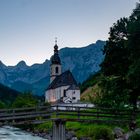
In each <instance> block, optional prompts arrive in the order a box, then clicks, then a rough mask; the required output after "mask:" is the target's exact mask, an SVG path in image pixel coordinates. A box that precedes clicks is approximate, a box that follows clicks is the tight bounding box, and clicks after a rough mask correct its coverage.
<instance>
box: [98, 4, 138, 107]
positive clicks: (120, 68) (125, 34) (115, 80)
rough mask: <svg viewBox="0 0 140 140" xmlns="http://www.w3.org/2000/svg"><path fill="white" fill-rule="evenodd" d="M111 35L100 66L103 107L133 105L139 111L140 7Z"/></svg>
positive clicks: (119, 22) (111, 29)
mask: <svg viewBox="0 0 140 140" xmlns="http://www.w3.org/2000/svg"><path fill="white" fill-rule="evenodd" d="M109 34H110V37H109V40H108V41H107V44H106V46H105V48H104V54H105V59H104V61H103V63H102V64H101V71H102V73H103V75H104V79H103V80H102V81H101V83H100V86H101V88H102V90H103V92H102V93H103V95H102V100H101V101H102V104H104V105H105V104H106V105H107V106H108V105H115V104H116V105H117V106H118V105H119V106H122V105H125V104H127V101H130V102H131V103H133V105H134V107H136V102H137V99H138V96H140V3H137V6H136V8H135V9H134V11H133V13H132V14H131V16H130V17H129V18H121V19H120V20H118V21H117V23H115V24H113V26H112V27H111V28H110V32H109ZM128 97H130V98H129V99H128Z"/></svg>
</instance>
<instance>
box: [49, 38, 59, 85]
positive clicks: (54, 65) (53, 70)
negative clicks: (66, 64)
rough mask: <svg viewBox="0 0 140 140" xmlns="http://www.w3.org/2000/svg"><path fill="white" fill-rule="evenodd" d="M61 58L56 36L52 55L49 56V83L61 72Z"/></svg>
mask: <svg viewBox="0 0 140 140" xmlns="http://www.w3.org/2000/svg"><path fill="white" fill-rule="evenodd" d="M61 71H62V69H61V60H60V57H59V54H58V46H57V38H56V39H55V45H54V55H53V56H52V57H51V65H50V83H51V82H52V81H53V80H54V79H55V78H56V76H58V75H60V74H61Z"/></svg>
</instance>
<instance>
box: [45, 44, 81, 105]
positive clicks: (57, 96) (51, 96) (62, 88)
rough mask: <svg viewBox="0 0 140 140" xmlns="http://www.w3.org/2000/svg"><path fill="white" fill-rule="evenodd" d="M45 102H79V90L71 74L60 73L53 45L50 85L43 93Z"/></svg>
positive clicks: (58, 61) (60, 66) (66, 72)
mask: <svg viewBox="0 0 140 140" xmlns="http://www.w3.org/2000/svg"><path fill="white" fill-rule="evenodd" d="M45 101H46V102H49V103H60V102H62V103H77V102H78V101H80V89H79V87H78V85H77V82H76V80H75V79H74V77H73V75H72V73H71V72H70V71H69V70H68V71H65V72H64V73H62V65H61V60H60V57H59V54H58V46H57V43H55V46H54V55H53V56H52V57H51V65H50V85H49V86H48V88H47V89H46V91H45Z"/></svg>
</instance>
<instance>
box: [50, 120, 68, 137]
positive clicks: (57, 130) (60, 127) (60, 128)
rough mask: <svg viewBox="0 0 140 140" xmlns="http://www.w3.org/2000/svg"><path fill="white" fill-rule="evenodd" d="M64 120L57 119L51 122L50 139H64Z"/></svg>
mask: <svg viewBox="0 0 140 140" xmlns="http://www.w3.org/2000/svg"><path fill="white" fill-rule="evenodd" d="M65 123H66V122H65V121H63V120H61V119H58V120H55V121H54V122H53V132H52V140H66V136H65Z"/></svg>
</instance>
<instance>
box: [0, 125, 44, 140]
mask: <svg viewBox="0 0 140 140" xmlns="http://www.w3.org/2000/svg"><path fill="white" fill-rule="evenodd" d="M0 140H46V139H43V138H40V137H37V136H33V135H32V134H30V133H28V132H25V131H22V130H21V129H19V128H15V127H10V126H2V127H0Z"/></svg>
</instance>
